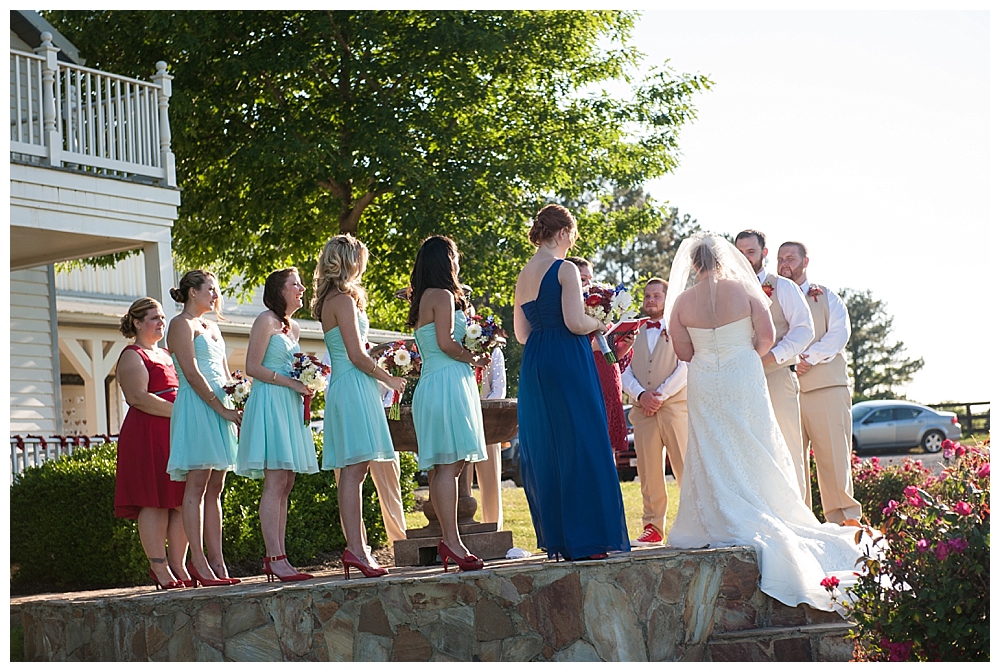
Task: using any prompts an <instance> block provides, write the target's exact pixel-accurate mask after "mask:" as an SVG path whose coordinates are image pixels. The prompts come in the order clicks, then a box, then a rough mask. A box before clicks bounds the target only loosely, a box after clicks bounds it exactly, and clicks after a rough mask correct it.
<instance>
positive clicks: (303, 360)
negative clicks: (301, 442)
mask: <svg viewBox="0 0 1000 672" xmlns="http://www.w3.org/2000/svg"><path fill="white" fill-rule="evenodd" d="M329 377H330V367H329V366H327V365H326V364H324V363H323V362H322V361H321V360H320V359H319V357H316V356H315V355H307V354H306V353H304V352H296V353H295V354H294V355H292V378H295V379H296V380H298V381H299V382H300V383H302V384H303V385H305V386H306V387H307V388H309V392H310V394H308V395H306V396H305V397H303V398H302V422H303V423H305V424H307V425H308V424H309V421H310V420H311V419H312V398H313V395H314V394H316V393H317V392H322V391H323V390H325V389H326V382H327V379H328V378H329Z"/></svg>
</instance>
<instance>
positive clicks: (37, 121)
mask: <svg viewBox="0 0 1000 672" xmlns="http://www.w3.org/2000/svg"><path fill="white" fill-rule="evenodd" d="M58 52H59V49H58V48H56V47H55V46H54V45H53V44H52V36H51V34H49V33H42V44H41V46H39V47H38V48H37V49H35V53H27V52H23V51H17V50H14V49H11V51H10V94H11V99H10V152H11V158H15V157H17V156H20V157H22V158H24V159H27V160H34V161H37V162H40V163H42V164H43V165H49V166H52V167H61V166H65V167H71V168H76V169H80V170H84V171H87V172H93V173H96V174H102V175H114V176H117V177H131V176H142V177H144V178H152V179H153V180H155V181H158V182H159V183H160V184H162V185H164V186H168V187H175V186H177V178H176V171H175V167H174V155H173V152H172V151H171V149H170V121H169V117H168V110H169V107H170V94H171V83H170V82H171V80H172V79H173V77H172V76H171V75H168V74H167V64H166V63H164V62H163V61H160V62H159V63H157V64H156V75H154V76H153V81H152V82H151V83H150V82H143V81H141V80H137V79H131V78H129V77H122V76H119V75H113V74H110V73H107V72H101V71H99V70H94V69H92V68H85V67H82V66H79V65H73V64H69V63H60V62H59V61H58V60H57V59H56V54H57V53H58Z"/></svg>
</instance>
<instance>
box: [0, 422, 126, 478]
mask: <svg viewBox="0 0 1000 672" xmlns="http://www.w3.org/2000/svg"><path fill="white" fill-rule="evenodd" d="M117 441H118V437H117V436H21V435H19V434H18V435H11V437H10V478H11V481H12V482H13V480H14V477H15V476H16V475H17V474H20V473H21V472H23V471H24V470H25V469H27V468H28V467H39V466H41V465H42V464H43V463H45V462H47V461H48V460H55V459H58V458H60V457H63V456H65V455H72V454H73V450H74V449H76V448H86V447H90V446H99V445H101V444H103V443H109V442H117Z"/></svg>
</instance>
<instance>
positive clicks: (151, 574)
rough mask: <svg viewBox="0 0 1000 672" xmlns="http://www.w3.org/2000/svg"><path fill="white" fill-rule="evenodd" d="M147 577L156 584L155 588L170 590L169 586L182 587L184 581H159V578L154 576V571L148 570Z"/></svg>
mask: <svg viewBox="0 0 1000 672" xmlns="http://www.w3.org/2000/svg"><path fill="white" fill-rule="evenodd" d="M149 578H151V579H152V580H153V583H155V584H156V589H157V590H170V589H171V588H183V587H184V583H183V582H181V581H168V582H167V583H165V584H164V583H160V580H159V579H158V578H156V572H154V571H153V570H149Z"/></svg>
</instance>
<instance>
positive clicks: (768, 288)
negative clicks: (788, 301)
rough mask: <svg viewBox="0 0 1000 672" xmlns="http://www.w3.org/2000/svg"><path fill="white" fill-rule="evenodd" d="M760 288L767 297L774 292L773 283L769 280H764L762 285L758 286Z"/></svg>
mask: <svg viewBox="0 0 1000 672" xmlns="http://www.w3.org/2000/svg"><path fill="white" fill-rule="evenodd" d="M760 288H761V289H763V290H764V293H765V294H767V298H771V296H772V295H773V294H774V285H772V284H771V283H770V282H765V283H764V284H763V285H761V286H760Z"/></svg>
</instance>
